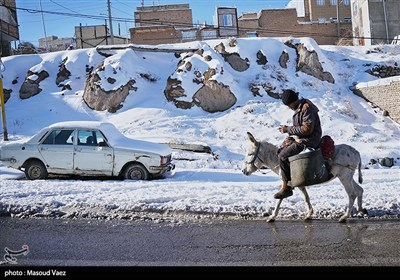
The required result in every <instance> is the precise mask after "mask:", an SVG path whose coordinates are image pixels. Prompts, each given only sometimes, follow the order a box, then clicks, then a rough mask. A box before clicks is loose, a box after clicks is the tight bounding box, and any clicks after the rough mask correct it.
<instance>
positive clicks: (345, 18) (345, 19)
mask: <svg viewBox="0 0 400 280" xmlns="http://www.w3.org/2000/svg"><path fill="white" fill-rule="evenodd" d="M343 21H344V22H351V17H344V18H343Z"/></svg>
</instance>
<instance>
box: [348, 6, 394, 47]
mask: <svg viewBox="0 0 400 280" xmlns="http://www.w3.org/2000/svg"><path fill="white" fill-rule="evenodd" d="M351 11H352V18H353V36H354V42H353V43H354V45H362V46H363V45H365V46H371V45H376V44H381V43H384V44H390V43H391V42H392V40H393V39H394V38H395V37H396V36H398V35H400V1H399V0H363V1H359V0H351Z"/></svg>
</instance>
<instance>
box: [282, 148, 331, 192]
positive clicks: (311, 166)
mask: <svg viewBox="0 0 400 280" xmlns="http://www.w3.org/2000/svg"><path fill="white" fill-rule="evenodd" d="M289 162H290V176H291V177H292V180H291V186H292V187H303V186H310V185H315V184H319V183H323V182H326V181H328V180H329V178H330V176H329V172H328V170H327V167H326V164H325V160H324V158H323V156H322V153H321V149H317V150H315V151H310V152H305V153H301V154H298V155H295V156H292V157H289Z"/></svg>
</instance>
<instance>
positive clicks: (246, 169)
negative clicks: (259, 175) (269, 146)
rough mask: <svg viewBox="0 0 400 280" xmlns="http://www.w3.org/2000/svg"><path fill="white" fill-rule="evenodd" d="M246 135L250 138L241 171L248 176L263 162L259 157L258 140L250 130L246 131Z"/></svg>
mask: <svg viewBox="0 0 400 280" xmlns="http://www.w3.org/2000/svg"><path fill="white" fill-rule="evenodd" d="M247 136H248V137H249V139H250V143H249V145H248V147H247V150H246V156H245V158H244V164H243V169H242V172H243V174H244V175H246V176H249V175H251V174H252V173H253V172H255V171H257V170H258V169H260V168H261V167H262V165H263V163H262V162H261V161H260V159H259V152H260V142H258V141H257V140H256V139H255V138H254V136H253V135H252V134H251V133H250V132H247Z"/></svg>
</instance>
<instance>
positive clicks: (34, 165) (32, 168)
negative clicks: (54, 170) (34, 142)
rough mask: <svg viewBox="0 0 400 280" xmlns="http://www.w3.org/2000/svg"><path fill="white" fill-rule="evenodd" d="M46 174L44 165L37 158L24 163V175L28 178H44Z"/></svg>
mask: <svg viewBox="0 0 400 280" xmlns="http://www.w3.org/2000/svg"><path fill="white" fill-rule="evenodd" d="M47 174H48V173H47V169H46V167H45V166H44V164H43V163H42V162H41V161H39V160H31V161H29V162H28V163H27V164H26V165H25V176H26V178H27V179H29V180H39V179H45V178H46V177H47Z"/></svg>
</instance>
